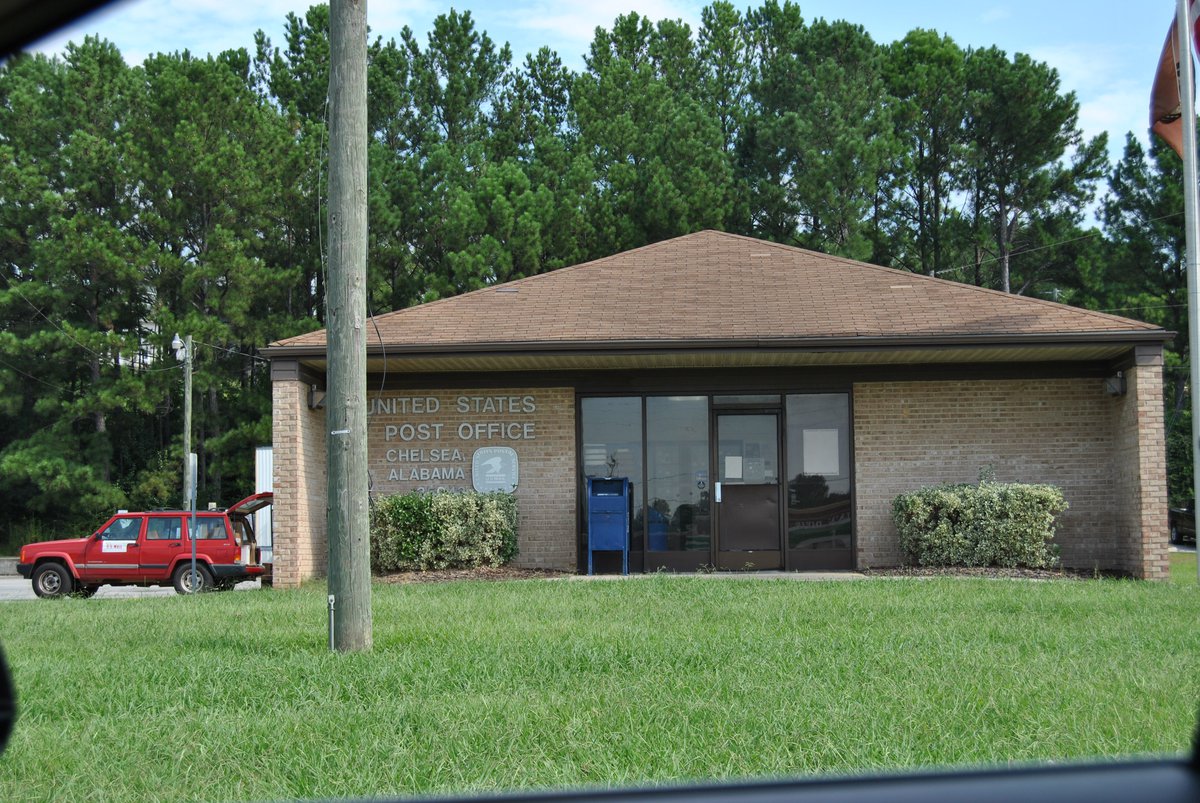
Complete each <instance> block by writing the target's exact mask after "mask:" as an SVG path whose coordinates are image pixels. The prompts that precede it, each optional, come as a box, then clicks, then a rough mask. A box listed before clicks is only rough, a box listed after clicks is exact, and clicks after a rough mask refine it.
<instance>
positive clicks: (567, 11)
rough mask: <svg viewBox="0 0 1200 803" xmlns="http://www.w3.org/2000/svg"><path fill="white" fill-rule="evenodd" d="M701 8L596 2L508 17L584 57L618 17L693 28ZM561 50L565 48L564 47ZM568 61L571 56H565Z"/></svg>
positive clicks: (540, 6)
mask: <svg viewBox="0 0 1200 803" xmlns="http://www.w3.org/2000/svg"><path fill="white" fill-rule="evenodd" d="M700 7H701V4H700V3H698V2H694V1H689V0H641V1H639V2H636V3H634V2H633V1H632V0H594V2H590V3H586V4H573V3H571V4H564V3H561V2H545V1H544V0H540V1H539V2H536V3H530V4H527V5H525V6H524V7H523V8H521V9H520V10H519V11H517V10H514V11H512V12H510V13H509V14H507V20H508V22H509V24H510V25H511V26H512V27H514V28H518V29H521V30H525V31H528V32H530V34H531V35H536V36H537V38H538V39H541V40H545V41H553V42H558V43H566V42H569V43H570V44H571V45H572V46H574V47H577V48H578V50H579V52H580V53H583V52H584V51H586V50H587V46H588V45H589V44H590V43H591V41H592V38H593V36H594V35H595V32H596V28H597V27H602V28H610V27H612V23H613V20H615V19H616V18H617V17H619V16H621V15H623V14H628V13H630V12H631V11H636V12H637V13H638V14H640V15H641V16H643V17H647V18H649V19H650V20H651V21H653V22H658V21H659V20H662V19H682V20H683V21H684V22H686V23H688V24H689V25H691V26H692V30H693V32H694V31H695V30H696V27H697V26H698V25H699V23H700ZM559 46H560V47H563V46H564V45H562V44H560V45H559ZM560 55H563V56H564V58H566V57H567V56H569V55H573V54H571V53H561V52H560Z"/></svg>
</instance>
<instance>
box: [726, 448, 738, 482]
mask: <svg viewBox="0 0 1200 803" xmlns="http://www.w3.org/2000/svg"><path fill="white" fill-rule="evenodd" d="M741 478H742V456H741V455H733V454H730V455H725V479H727V480H740V479H741Z"/></svg>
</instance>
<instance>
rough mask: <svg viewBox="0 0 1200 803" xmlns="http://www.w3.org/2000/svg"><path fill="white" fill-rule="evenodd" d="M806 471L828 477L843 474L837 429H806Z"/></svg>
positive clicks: (806, 472)
mask: <svg viewBox="0 0 1200 803" xmlns="http://www.w3.org/2000/svg"><path fill="white" fill-rule="evenodd" d="M804 473H805V474H824V475H825V476H827V477H830V476H832V477H840V476H841V475H842V472H841V460H840V459H839V458H838V431H837V430H836V429H806V430H804Z"/></svg>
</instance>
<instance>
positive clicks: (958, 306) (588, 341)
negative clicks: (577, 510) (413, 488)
mask: <svg viewBox="0 0 1200 803" xmlns="http://www.w3.org/2000/svg"><path fill="white" fill-rule="evenodd" d="M375 327H377V328H378V334H377V332H376V329H375ZM375 327H371V328H369V329H368V340H367V344H368V348H369V349H371V350H375V349H377V348H378V346H379V335H382V338H383V343H384V346H385V347H386V349H387V350H388V352H394V351H400V352H404V351H409V352H413V351H418V352H426V353H428V352H442V353H446V352H453V351H460V350H472V349H476V350H478V349H497V348H499V349H503V350H507V349H521V350H523V351H539V350H546V351H552V350H556V349H569V348H596V347H598V346H603V347H605V348H608V349H613V350H621V349H625V348H628V349H644V348H648V347H654V346H669V345H670V344H683V343H687V344H688V345H689V346H690V347H693V348H696V347H704V346H705V344H712V345H713V347H716V345H717V344H721V345H722V346H725V347H728V346H731V345H737V344H742V345H746V346H753V345H758V346H761V347H772V346H790V347H799V346H800V345H801V344H809V345H811V346H814V347H819V346H820V345H821V344H824V343H832V342H838V343H845V344H854V343H864V344H868V343H870V344H876V345H879V344H889V343H890V344H894V345H907V344H916V343H949V342H959V341H961V342H976V343H978V342H991V341H994V340H995V341H1005V342H1008V341H1014V342H1015V341H1028V340H1033V341H1044V342H1059V341H1065V340H1079V339H1081V338H1098V339H1103V340H1109V339H1113V340H1117V339H1126V338H1127V339H1130V340H1159V341H1161V340H1163V339H1165V338H1166V337H1167V335H1168V333H1166V332H1164V330H1162V329H1161V328H1159V327H1156V326H1152V325H1150V324H1147V323H1143V322H1141V321H1135V320H1131V319H1129V318H1121V317H1118V316H1115V315H1107V314H1104V313H1099V312H1091V311H1088V310H1083V309H1078V308H1075V307H1069V306H1065V305H1062V304H1055V303H1052V302H1049V301H1042V300H1039V299H1033V298H1025V297H1022V296H1013V295H1007V294H1004V293H1000V292H996V291H992V290H985V289H981V288H978V287H973V286H970V285H965V284H958V283H956V282H950V281H945V280H941V279H935V278H931V277H928V276H922V275H919V274H913V273H907V272H904V271H899V270H893V269H890V268H881V267H878V266H875V265H869V264H866V263H863V262H856V261H853V260H849V259H842V258H839V257H832V256H827V255H825V254H820V253H817V252H814V251H806V250H803V249H800V248H792V247H790V246H784V245H778V244H775V243H769V242H765V241H762V240H756V239H753V238H751V237H743V236H739V235H734V234H724V233H721V232H716V231H701V232H697V233H695V234H689V235H686V236H684V237H677V238H675V239H672V240H666V241H664V242H660V243H656V244H654V245H648V246H645V247H643V248H638V249H635V250H632V251H627V252H625V253H621V254H616V255H614V256H611V257H606V258H604V259H598V260H595V261H593V262H587V263H584V264H581V265H575V266H573V267H569V268H563V269H561V270H556V271H552V272H550V273H545V274H541V275H539V276H532V277H529V278H527V279H520V280H518V281H514V282H509V283H507V284H503V285H497V286H495V287H489V288H486V289H483V290H477V291H475V292H472V293H467V294H465V295H461V296H456V297H453V298H447V299H443V300H440V301H435V302H432V303H429V304H423V305H421V306H417V307H410V308H408V309H402V310H398V311H396V312H392V313H388V314H386V315H380V316H377V317H376V318H375ZM324 346H325V332H324V331H318V332H310V333H308V334H304V335H299V336H297V337H293V338H288V339H287V340H281V341H279V342H278V343H276V344H274V346H273V348H272V349H271V350H272V351H273V352H276V353H277V354H282V353H286V352H291V353H300V352H308V353H313V352H314V351H316V350H321V349H323V348H324Z"/></svg>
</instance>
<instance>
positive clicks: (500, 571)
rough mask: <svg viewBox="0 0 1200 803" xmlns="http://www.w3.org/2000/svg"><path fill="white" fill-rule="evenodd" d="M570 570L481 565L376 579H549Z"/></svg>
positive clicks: (420, 581)
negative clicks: (471, 567)
mask: <svg viewBox="0 0 1200 803" xmlns="http://www.w3.org/2000/svg"><path fill="white" fill-rule="evenodd" d="M568 574H569V572H558V571H553V570H550V569H517V568H514V567H512V566H480V567H479V568H477V569H430V570H429V571H425V572H395V573H394V574H385V575H382V576H380V577H377V578H376V579H378V580H380V581H382V582H384V583H448V582H452V581H455V580H549V579H553V578H556V577H566V576H568Z"/></svg>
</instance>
